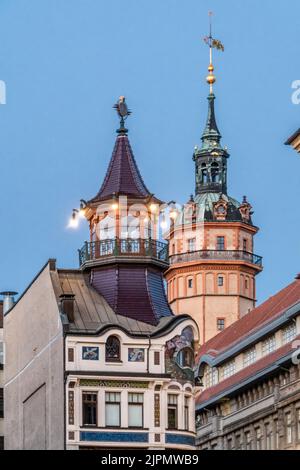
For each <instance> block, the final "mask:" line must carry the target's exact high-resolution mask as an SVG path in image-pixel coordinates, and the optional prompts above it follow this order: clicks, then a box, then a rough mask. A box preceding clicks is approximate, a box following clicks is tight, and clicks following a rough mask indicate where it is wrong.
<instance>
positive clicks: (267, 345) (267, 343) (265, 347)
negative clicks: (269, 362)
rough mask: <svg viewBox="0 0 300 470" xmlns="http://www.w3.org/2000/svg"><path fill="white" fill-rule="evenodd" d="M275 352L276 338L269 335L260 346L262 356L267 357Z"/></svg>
mask: <svg viewBox="0 0 300 470" xmlns="http://www.w3.org/2000/svg"><path fill="white" fill-rule="evenodd" d="M275 350H276V337H275V335H270V336H268V337H267V338H265V339H264V340H263V342H262V345H261V352H262V356H267V355H268V354H271V353H272V352H274V351H275Z"/></svg>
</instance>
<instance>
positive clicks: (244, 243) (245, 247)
mask: <svg viewBox="0 0 300 470" xmlns="http://www.w3.org/2000/svg"><path fill="white" fill-rule="evenodd" d="M243 251H248V243H247V239H246V238H244V239H243Z"/></svg>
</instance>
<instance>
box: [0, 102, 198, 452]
mask: <svg viewBox="0 0 300 470" xmlns="http://www.w3.org/2000/svg"><path fill="white" fill-rule="evenodd" d="M116 108H117V110H118V113H119V115H120V128H119V129H118V130H117V134H118V135H117V138H116V143H115V147H114V150H113V154H112V157H111V160H110V163H109V166H108V170H107V173H106V176H105V178H104V182H103V184H102V186H101V188H100V190H99V192H98V193H97V195H96V196H95V197H94V198H92V199H91V200H89V201H88V202H86V201H84V200H82V201H81V208H80V214H81V215H84V216H85V217H86V219H87V221H88V223H89V227H90V239H89V241H87V242H86V243H85V244H84V246H83V247H82V249H80V250H79V264H80V266H79V269H71V270H67V269H58V268H57V267H56V262H55V260H50V261H49V262H48V263H47V264H46V265H45V266H44V268H43V269H42V270H41V272H40V273H39V274H38V275H37V277H36V278H35V279H34V280H33V282H32V283H31V285H30V286H29V287H28V289H27V290H26V291H25V292H24V294H23V295H22V296H21V297H20V298H19V300H18V302H17V303H16V304H15V305H14V306H13V308H11V309H10V311H9V312H8V313H7V314H6V315H5V341H6V348H7V353H8V357H9V358H10V360H9V363H8V364H7V369H6V384H5V391H6V396H7V399H6V401H5V410H6V414H7V415H8V416H10V419H9V420H8V424H7V428H6V432H7V440H6V448H7V449H62V448H67V449H99V448H102V449H111V448H114V449H116V448H122V449H133V448H134V449H138V448H139V449H141V448H143V449H165V448H169V449H187V450H188V449H193V448H194V447H195V407H194V371H193V368H194V346H195V345H196V344H198V341H199V335H198V328H197V324H196V323H195V321H194V320H193V319H192V318H190V317H189V316H188V315H179V316H175V315H174V314H173V312H172V310H171V309H170V307H169V305H168V302H167V298H166V294H165V290H164V284H163V272H164V270H165V269H166V268H167V266H168V252H167V245H166V244H165V243H164V242H161V241H159V240H158V234H157V231H158V216H159V205H160V202H161V201H160V200H159V199H157V198H156V197H154V195H152V194H151V193H150V192H149V191H148V189H147V188H146V186H145V184H144V182H143V180H142V178H141V175H140V172H139V170H138V167H137V164H136V161H135V159H134V156H133V153H132V150H131V146H130V143H129V140H128V135H127V129H126V128H125V125H124V124H125V122H124V121H125V118H126V117H127V115H128V114H129V112H128V109H127V106H126V104H125V99H124V98H123V97H122V98H121V99H120V100H119V102H118V104H117V105H116ZM78 216H79V210H76V211H74V214H73V222H74V220H76V218H77V217H78ZM16 338H17V341H16ZM16 397H18V398H16Z"/></svg>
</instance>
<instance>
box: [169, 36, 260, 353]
mask: <svg viewBox="0 0 300 470" xmlns="http://www.w3.org/2000/svg"><path fill="white" fill-rule="evenodd" d="M206 42H207V44H208V45H209V51H210V63H209V67H208V76H207V78H206V80H207V83H208V85H209V95H208V115H207V121H206V125H205V128H204V131H203V133H202V137H201V145H200V146H199V147H198V146H196V147H195V149H194V153H193V161H194V162H195V180H196V181H195V194H194V195H191V197H190V200H189V201H188V203H187V204H186V205H185V206H184V207H183V209H182V210H181V211H178V212H177V216H176V217H174V219H175V220H173V222H172V223H171V227H170V230H169V232H168V234H167V236H166V238H167V239H168V240H169V262H170V266H169V268H168V269H167V271H166V273H165V278H166V281H167V288H168V300H169V303H170V305H171V307H172V309H173V311H174V313H175V314H180V313H187V314H189V315H191V316H192V317H193V318H194V320H195V321H196V322H197V324H198V326H199V330H200V343H201V344H203V343H204V342H205V341H207V340H209V339H210V338H211V337H213V336H215V335H216V334H217V333H219V332H220V331H221V330H223V329H224V328H226V327H227V326H229V325H230V324H231V323H233V322H234V321H236V320H238V319H239V318H240V317H242V316H243V315H246V314H247V313H248V312H249V311H250V310H252V309H253V308H254V306H255V276H256V275H257V274H258V273H259V272H260V271H261V270H262V258H261V257H260V256H257V255H255V254H254V244H253V239H254V235H255V234H256V233H257V231H258V228H257V227H256V226H255V225H253V222H252V217H251V216H252V213H253V212H252V207H251V205H250V203H249V202H248V201H247V198H246V196H244V197H243V200H242V202H241V203H240V202H238V201H237V200H235V199H233V198H232V197H230V196H229V195H228V191H227V161H228V158H229V154H228V152H227V148H226V147H223V145H222V144H221V134H220V131H219V129H218V126H217V123H216V117H215V109H214V105H215V95H214V93H213V84H214V82H215V80H216V78H215V75H214V67H213V63H212V49H213V48H217V49H222V50H223V45H222V44H221V42H220V41H218V40H216V39H213V38H212V35H211V33H210V35H209V37H207V38H206Z"/></svg>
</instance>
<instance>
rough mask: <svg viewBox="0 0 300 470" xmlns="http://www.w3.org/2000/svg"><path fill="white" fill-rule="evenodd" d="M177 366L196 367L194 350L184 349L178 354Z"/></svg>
mask: <svg viewBox="0 0 300 470" xmlns="http://www.w3.org/2000/svg"><path fill="white" fill-rule="evenodd" d="M177 364H178V365H179V366H180V367H189V368H191V369H192V368H193V367H194V351H193V349H192V348H189V347H187V348H183V349H181V350H180V351H179V352H178V354H177Z"/></svg>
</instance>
